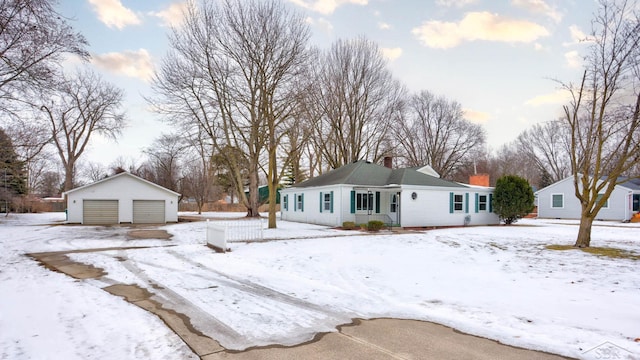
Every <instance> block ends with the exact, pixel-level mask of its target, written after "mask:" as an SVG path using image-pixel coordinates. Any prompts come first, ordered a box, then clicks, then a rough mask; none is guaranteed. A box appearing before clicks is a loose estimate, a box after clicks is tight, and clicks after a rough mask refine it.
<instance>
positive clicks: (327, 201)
mask: <svg viewBox="0 0 640 360" xmlns="http://www.w3.org/2000/svg"><path fill="white" fill-rule="evenodd" d="M322 211H331V193H330V192H327V193H323V194H322Z"/></svg>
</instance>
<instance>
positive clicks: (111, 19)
mask: <svg viewBox="0 0 640 360" xmlns="http://www.w3.org/2000/svg"><path fill="white" fill-rule="evenodd" d="M89 4H91V5H92V6H93V10H94V11H95V12H96V13H97V14H98V19H100V21H102V22H103V23H104V24H105V25H107V26H108V27H116V28H118V29H120V30H122V29H123V28H125V27H126V26H128V25H138V24H140V23H141V21H140V18H139V17H138V16H137V15H136V14H135V13H134V12H133V11H131V10H130V9H128V8H126V7H124V6H123V5H122V3H121V2H120V0H89Z"/></svg>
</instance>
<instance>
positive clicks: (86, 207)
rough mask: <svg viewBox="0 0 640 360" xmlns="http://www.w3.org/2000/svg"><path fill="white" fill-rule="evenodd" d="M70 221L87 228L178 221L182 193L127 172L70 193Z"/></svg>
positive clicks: (68, 212) (67, 195)
mask: <svg viewBox="0 0 640 360" xmlns="http://www.w3.org/2000/svg"><path fill="white" fill-rule="evenodd" d="M64 195H65V196H66V197H67V222H69V223H76V224H77V223H79V224H86V225H109V224H119V223H134V224H163V223H167V222H177V221H178V200H179V196H180V194H178V193H177V192H174V191H171V190H169V189H166V188H163V187H162V186H160V185H156V184H154V183H152V182H150V181H147V180H145V179H142V178H140V177H137V176H135V175H132V174H130V173H128V172H123V173H120V174H117V175H114V176H110V177H108V178H105V179H103V180H100V181H98V182H95V183H93V184H89V185H85V186H82V187H79V188H76V189H73V190H69V191H67V192H66V193H64Z"/></svg>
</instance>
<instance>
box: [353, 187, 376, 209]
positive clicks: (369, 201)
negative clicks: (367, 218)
mask: <svg viewBox="0 0 640 360" xmlns="http://www.w3.org/2000/svg"><path fill="white" fill-rule="evenodd" d="M356 211H357V212H369V211H373V193H370V192H356Z"/></svg>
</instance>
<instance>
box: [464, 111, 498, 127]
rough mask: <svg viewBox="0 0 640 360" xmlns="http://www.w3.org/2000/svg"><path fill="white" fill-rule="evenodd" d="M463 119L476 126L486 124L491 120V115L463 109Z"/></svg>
mask: <svg viewBox="0 0 640 360" xmlns="http://www.w3.org/2000/svg"><path fill="white" fill-rule="evenodd" d="M462 111H463V112H464V118H465V119H467V120H469V121H471V122H472V123H476V124H486V123H487V122H489V119H491V115H489V113H486V112H482V111H477V110H471V109H463V110H462Z"/></svg>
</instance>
